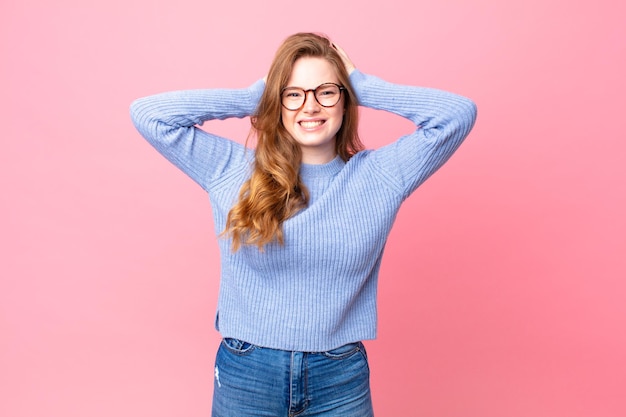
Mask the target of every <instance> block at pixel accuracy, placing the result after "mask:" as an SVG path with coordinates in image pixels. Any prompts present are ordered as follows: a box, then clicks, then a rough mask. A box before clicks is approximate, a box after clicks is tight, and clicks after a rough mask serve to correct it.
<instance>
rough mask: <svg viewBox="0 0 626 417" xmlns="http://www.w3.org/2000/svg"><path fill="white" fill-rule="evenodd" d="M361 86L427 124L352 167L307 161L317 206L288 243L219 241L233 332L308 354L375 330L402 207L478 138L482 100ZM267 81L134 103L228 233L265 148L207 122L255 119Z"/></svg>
mask: <svg viewBox="0 0 626 417" xmlns="http://www.w3.org/2000/svg"><path fill="white" fill-rule="evenodd" d="M350 82H351V84H352V86H353V88H354V90H355V92H356V94H357V98H358V102H359V104H360V105H362V106H366V107H370V108H374V109H380V110H385V111H389V112H393V113H395V114H398V115H400V116H402V117H405V118H407V119H409V120H411V121H412V122H413V123H414V124H415V125H416V130H415V131H414V132H413V133H411V134H409V135H406V136H404V137H401V138H400V139H398V140H397V141H395V142H393V143H391V144H389V145H387V146H384V147H382V148H380V149H377V150H366V151H362V152H359V153H358V154H356V155H355V156H354V157H352V158H351V159H350V161H348V162H347V163H345V162H343V161H342V160H341V159H340V158H336V159H334V160H333V161H331V162H329V163H327V164H323V165H306V164H305V165H303V166H302V168H301V171H300V175H301V176H302V180H303V181H304V183H305V184H306V186H307V188H308V189H309V192H310V202H309V205H308V207H307V208H306V209H304V210H302V211H300V212H298V213H297V214H296V215H295V216H294V217H292V218H290V219H289V220H287V221H286V222H284V224H283V230H284V236H285V242H284V246H281V245H279V244H270V245H268V246H267V247H266V248H265V251H264V252H260V251H259V250H258V249H257V247H256V246H243V247H242V249H240V250H239V251H237V252H234V253H233V252H232V251H231V241H230V240H228V239H224V238H219V247H220V255H221V279H220V292H219V299H218V311H217V317H216V327H217V329H218V330H219V331H220V333H221V334H222V336H223V337H234V338H238V339H241V340H245V341H247V342H250V343H253V344H256V345H258V346H264V347H270V348H275V349H284V350H297V351H309V352H316V351H325V350H329V349H332V348H335V347H338V346H341V345H343V344H346V343H349V342H354V341H358V340H365V339H373V338H375V337H376V288H377V282H378V271H379V269H380V262H381V257H382V254H383V249H384V247H385V242H386V240H387V236H388V234H389V232H390V230H391V226H392V224H393V222H394V219H395V217H396V213H397V212H398V209H399V208H400V205H401V203H402V202H403V201H404V199H406V198H407V197H408V196H409V195H410V194H411V193H412V192H413V191H414V190H415V189H416V188H417V187H418V186H419V185H420V184H421V183H422V182H424V181H425V180H426V179H427V178H428V177H429V176H430V175H431V174H432V173H433V172H435V171H436V170H437V169H438V168H439V167H440V166H441V165H442V164H443V163H444V162H445V161H446V160H447V159H448V158H449V157H450V155H452V153H453V152H454V151H455V150H456V149H457V147H458V146H459V145H460V143H461V142H462V140H463V139H464V138H465V137H466V136H467V134H468V133H469V131H470V130H471V128H472V126H473V124H474V121H475V118H476V107H475V105H474V103H473V102H471V101H470V100H468V99H466V98H464V97H460V96H457V95H454V94H451V93H447V92H443V91H439V90H434V89H428V88H420V87H408V86H399V85H395V84H391V83H388V82H386V81H383V80H381V79H380V78H377V77H374V76H370V75H365V74H363V73H361V72H360V71H358V70H355V71H354V72H353V73H352V74H351V76H350ZM264 86H265V85H264V83H263V81H258V82H257V83H255V84H253V85H252V86H251V87H249V88H247V89H213V90H193V91H177V92H169V93H164V94H159V95H155V96H150V97H146V98H142V99H139V100H136V101H135V102H134V103H133V104H132V106H131V115H132V118H133V122H134V123H135V126H136V127H137V129H138V130H139V132H140V133H141V134H142V135H143V136H144V137H145V138H146V139H147V140H148V141H149V142H150V143H151V144H152V145H153V146H154V147H155V148H156V149H157V150H158V151H159V152H160V153H162V154H163V155H164V156H165V157H166V158H167V159H169V160H170V161H171V162H172V163H174V164H175V165H176V166H178V167H179V168H180V169H182V170H183V171H184V172H185V173H186V174H187V175H189V176H190V177H191V178H192V179H193V180H195V181H196V182H197V183H198V184H199V185H200V186H201V187H202V188H203V189H204V190H206V191H207V192H208V195H209V198H210V201H211V205H212V208H213V216H214V221H215V230H216V232H217V233H220V232H221V231H223V230H224V227H225V224H226V216H227V215H228V212H229V210H230V208H231V207H232V206H233V204H234V203H235V202H236V201H237V198H238V193H239V190H240V188H241V186H242V184H243V183H244V181H245V180H246V179H247V178H248V177H249V175H250V172H251V167H252V162H253V158H254V152H253V151H251V150H246V148H245V147H244V146H243V145H241V144H239V143H236V142H233V141H230V140H228V139H225V138H222V137H218V136H216V135H212V134H210V133H206V132H204V131H203V130H201V129H199V128H198V127H196V125H202V123H203V122H204V121H207V120H211V119H226V118H229V117H238V118H241V117H246V116H249V115H251V114H252V113H253V112H254V110H255V107H256V105H257V103H258V101H259V99H260V97H261V94H262V92H263V89H264Z"/></svg>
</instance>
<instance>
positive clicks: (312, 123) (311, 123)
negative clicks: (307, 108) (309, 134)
mask: <svg viewBox="0 0 626 417" xmlns="http://www.w3.org/2000/svg"><path fill="white" fill-rule="evenodd" d="M324 123H325V120H301V121H300V122H298V124H299V125H300V126H301V127H302V128H303V129H315V128H317V127H320V126H321V125H323V124H324Z"/></svg>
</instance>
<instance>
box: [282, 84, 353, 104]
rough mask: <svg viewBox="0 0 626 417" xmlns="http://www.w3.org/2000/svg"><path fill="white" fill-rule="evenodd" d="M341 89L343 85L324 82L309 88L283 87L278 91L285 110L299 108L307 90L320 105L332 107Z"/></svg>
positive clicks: (303, 101)
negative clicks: (311, 92)
mask: <svg viewBox="0 0 626 417" xmlns="http://www.w3.org/2000/svg"><path fill="white" fill-rule="evenodd" d="M343 90H345V87H342V86H340V85H338V84H335V83H324V84H321V85H318V86H317V88H312V89H310V90H305V89H303V88H298V87H285V88H283V90H282V92H281V93H280V100H281V103H282V104H283V107H285V108H286V109H287V110H300V109H301V108H302V107H303V106H304V103H305V102H306V98H307V95H308V92H309V91H313V97H315V100H316V101H317V102H318V103H319V105H320V106H322V107H333V106H334V105H335V104H337V103H339V100H340V99H341V92H342V91H343Z"/></svg>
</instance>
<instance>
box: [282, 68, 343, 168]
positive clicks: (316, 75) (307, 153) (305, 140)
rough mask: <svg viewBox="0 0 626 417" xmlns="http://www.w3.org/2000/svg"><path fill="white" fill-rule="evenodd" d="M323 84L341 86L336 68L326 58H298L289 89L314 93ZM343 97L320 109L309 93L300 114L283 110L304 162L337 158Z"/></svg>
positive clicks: (312, 95) (315, 162)
mask: <svg viewBox="0 0 626 417" xmlns="http://www.w3.org/2000/svg"><path fill="white" fill-rule="evenodd" d="M324 83H335V84H340V82H339V79H338V77H337V74H336V72H335V69H334V67H333V66H332V65H331V64H330V62H328V61H327V60H326V59H324V58H317V57H302V58H299V59H298V60H297V61H296V62H295V64H294V66H293V69H292V71H291V76H290V77H289V81H288V82H287V87H299V88H301V89H303V90H305V91H306V90H313V89H315V88H317V87H318V86H320V85H321V84H324ZM343 114H344V97H343V93H341V98H340V99H339V102H338V103H337V104H336V105H334V106H333V107H323V106H321V105H320V104H319V103H318V102H317V100H316V99H315V96H314V94H313V91H309V92H307V93H306V100H305V102H304V105H303V106H302V107H301V108H300V109H299V110H288V109H286V108H285V107H283V108H282V122H283V125H284V126H285V129H287V132H289V133H290V134H291V136H293V138H294V139H295V140H296V141H297V142H298V143H299V144H300V148H301V149H302V162H303V163H305V164H324V163H327V162H330V161H331V160H333V159H334V158H335V156H336V155H337V154H336V152H335V141H336V135H337V132H338V131H339V129H340V128H341V124H342V122H343Z"/></svg>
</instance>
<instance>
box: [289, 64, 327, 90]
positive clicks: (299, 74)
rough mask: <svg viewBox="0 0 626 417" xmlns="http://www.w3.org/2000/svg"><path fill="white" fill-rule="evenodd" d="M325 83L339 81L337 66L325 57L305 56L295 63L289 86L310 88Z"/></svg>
mask: <svg viewBox="0 0 626 417" xmlns="http://www.w3.org/2000/svg"><path fill="white" fill-rule="evenodd" d="M324 83H339V79H338V77H337V72H336V71H335V67H334V66H333V65H332V64H331V63H330V62H328V61H327V60H326V59H324V58H318V57H309V56H305V57H302V58H298V60H297V61H296V62H295V63H294V64H293V68H292V70H291V75H290V77H289V81H287V86H289V87H301V88H304V89H309V88H315V87H317V86H318V85H320V84H324Z"/></svg>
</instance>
